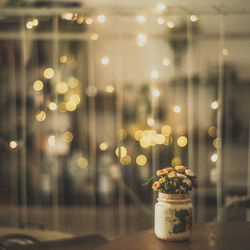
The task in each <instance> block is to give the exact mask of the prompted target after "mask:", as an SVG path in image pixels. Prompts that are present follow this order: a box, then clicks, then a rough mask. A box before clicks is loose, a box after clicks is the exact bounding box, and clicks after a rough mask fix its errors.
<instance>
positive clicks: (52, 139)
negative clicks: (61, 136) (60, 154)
mask: <svg viewBox="0 0 250 250" xmlns="http://www.w3.org/2000/svg"><path fill="white" fill-rule="evenodd" d="M48 144H49V146H51V147H54V146H55V145H56V137H55V136H54V135H50V136H49V137H48Z"/></svg>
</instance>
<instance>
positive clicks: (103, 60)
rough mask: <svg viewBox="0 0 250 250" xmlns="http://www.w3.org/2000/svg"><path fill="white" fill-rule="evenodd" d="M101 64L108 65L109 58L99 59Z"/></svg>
mask: <svg viewBox="0 0 250 250" xmlns="http://www.w3.org/2000/svg"><path fill="white" fill-rule="evenodd" d="M101 63H102V64H103V65H108V64H109V58H108V57H107V56H104V57H102V58H101Z"/></svg>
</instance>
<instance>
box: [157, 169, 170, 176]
mask: <svg viewBox="0 0 250 250" xmlns="http://www.w3.org/2000/svg"><path fill="white" fill-rule="evenodd" d="M167 174H168V170H167V169H165V168H163V169H161V170H158V171H157V172H156V175H157V176H160V175H167Z"/></svg>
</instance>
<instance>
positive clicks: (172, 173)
mask: <svg viewBox="0 0 250 250" xmlns="http://www.w3.org/2000/svg"><path fill="white" fill-rule="evenodd" d="M175 176H176V173H175V172H174V171H172V172H170V173H169V174H168V178H174V177H175Z"/></svg>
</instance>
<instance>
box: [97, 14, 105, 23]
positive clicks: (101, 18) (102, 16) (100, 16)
mask: <svg viewBox="0 0 250 250" xmlns="http://www.w3.org/2000/svg"><path fill="white" fill-rule="evenodd" d="M97 20H98V22H99V23H104V22H105V21H106V17H105V16H104V15H99V16H98V17H97Z"/></svg>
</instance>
